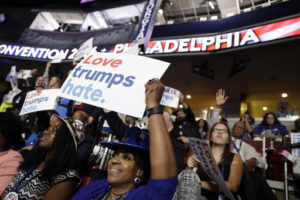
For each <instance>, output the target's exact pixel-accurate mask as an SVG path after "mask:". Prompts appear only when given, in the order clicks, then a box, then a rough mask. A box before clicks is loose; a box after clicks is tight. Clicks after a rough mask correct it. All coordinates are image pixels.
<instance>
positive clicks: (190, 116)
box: [179, 93, 197, 125]
mask: <svg viewBox="0 0 300 200" xmlns="http://www.w3.org/2000/svg"><path fill="white" fill-rule="evenodd" d="M179 103H181V104H182V106H183V109H184V110H185V113H186V119H188V120H189V121H190V122H191V123H193V124H194V125H196V123H197V122H196V118H195V115H194V113H193V111H192V109H191V108H190V107H189V105H188V104H187V103H186V102H185V101H184V95H183V94H182V93H180V94H179Z"/></svg>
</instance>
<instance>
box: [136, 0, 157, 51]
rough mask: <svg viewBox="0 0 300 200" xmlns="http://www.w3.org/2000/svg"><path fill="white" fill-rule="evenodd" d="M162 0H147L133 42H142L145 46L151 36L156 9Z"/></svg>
mask: <svg viewBox="0 0 300 200" xmlns="http://www.w3.org/2000/svg"><path fill="white" fill-rule="evenodd" d="M161 2H162V0H148V1H147V3H146V6H145V9H144V12H143V14H142V19H141V20H140V23H139V27H138V30H137V32H136V35H135V37H134V43H138V44H139V43H142V44H143V45H144V47H145V48H146V47H147V45H148V42H149V40H150V38H151V35H152V31H153V28H154V26H155V23H156V16H157V11H158V9H159V8H160V5H161Z"/></svg>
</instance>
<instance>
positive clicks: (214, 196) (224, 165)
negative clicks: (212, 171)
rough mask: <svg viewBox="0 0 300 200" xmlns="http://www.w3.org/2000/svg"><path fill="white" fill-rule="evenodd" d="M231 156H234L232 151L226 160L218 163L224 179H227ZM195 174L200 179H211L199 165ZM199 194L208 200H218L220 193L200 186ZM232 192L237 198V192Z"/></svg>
mask: <svg viewBox="0 0 300 200" xmlns="http://www.w3.org/2000/svg"><path fill="white" fill-rule="evenodd" d="M233 158H234V153H230V156H229V159H228V160H227V161H222V162H220V163H219V164H218V167H219V169H220V171H221V173H222V175H223V178H224V180H225V181H227V180H228V178H229V175H230V166H231V163H232V161H233ZM197 174H198V176H199V178H200V180H201V181H211V179H210V178H209V177H208V176H207V175H206V173H205V172H204V171H203V170H202V168H201V167H199V168H198V170H197ZM201 194H202V195H203V196H205V197H206V198H207V199H209V200H218V196H219V195H220V194H221V193H218V192H212V191H209V190H206V189H204V188H201ZM232 194H233V196H234V197H235V199H238V197H237V194H235V193H233V192H232ZM225 199H228V198H225Z"/></svg>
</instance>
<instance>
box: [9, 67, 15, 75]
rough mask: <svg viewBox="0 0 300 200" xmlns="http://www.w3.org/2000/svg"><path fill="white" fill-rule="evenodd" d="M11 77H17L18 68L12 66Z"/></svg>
mask: <svg viewBox="0 0 300 200" xmlns="http://www.w3.org/2000/svg"><path fill="white" fill-rule="evenodd" d="M10 75H11V76H12V77H15V76H16V66H15V65H14V66H11V69H10Z"/></svg>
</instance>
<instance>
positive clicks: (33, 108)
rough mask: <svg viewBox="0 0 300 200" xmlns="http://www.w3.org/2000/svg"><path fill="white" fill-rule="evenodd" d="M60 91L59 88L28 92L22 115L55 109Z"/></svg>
mask: <svg viewBox="0 0 300 200" xmlns="http://www.w3.org/2000/svg"><path fill="white" fill-rule="evenodd" d="M58 92H59V89H50V90H41V91H37V90H34V91H31V92H28V93H27V95H26V99H25V101H24V104H23V107H22V109H21V112H20V115H24V114H27V113H32V112H37V111H43V110H55V108H56V98H57V94H58Z"/></svg>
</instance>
